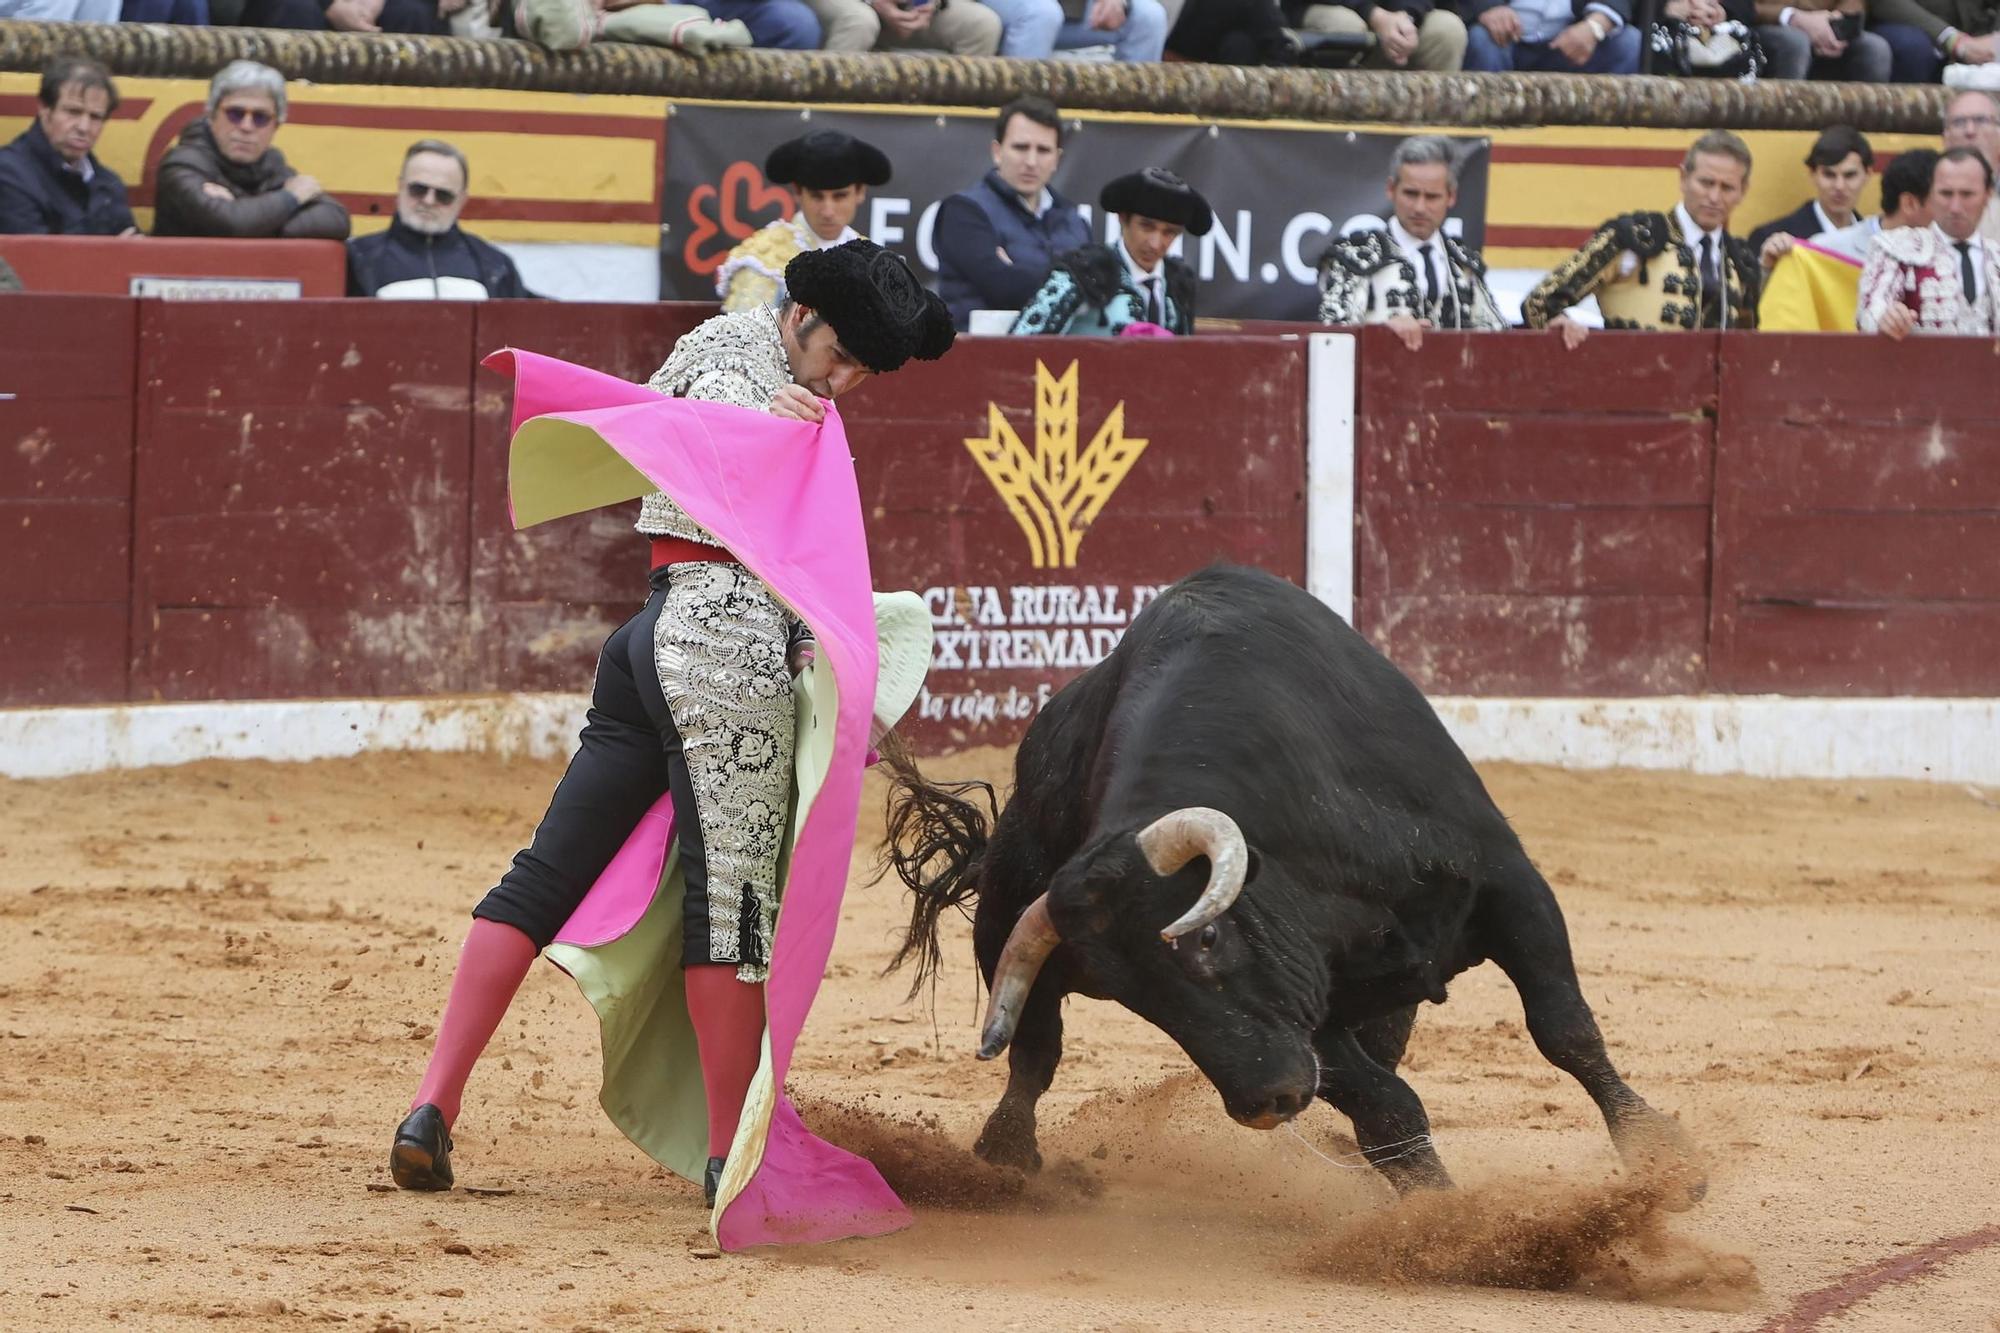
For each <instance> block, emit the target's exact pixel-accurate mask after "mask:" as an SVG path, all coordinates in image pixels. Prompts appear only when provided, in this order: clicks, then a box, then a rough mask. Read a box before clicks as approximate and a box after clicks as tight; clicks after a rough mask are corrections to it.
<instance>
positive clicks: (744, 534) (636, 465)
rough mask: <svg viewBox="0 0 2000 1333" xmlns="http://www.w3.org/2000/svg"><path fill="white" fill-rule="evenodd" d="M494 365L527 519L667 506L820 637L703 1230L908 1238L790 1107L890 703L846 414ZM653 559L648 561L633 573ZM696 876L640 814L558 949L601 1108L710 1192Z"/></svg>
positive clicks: (667, 832)
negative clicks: (775, 898)
mask: <svg viewBox="0 0 2000 1333" xmlns="http://www.w3.org/2000/svg"><path fill="white" fill-rule="evenodd" d="M486 364H487V365H488V366H490V367H492V368H493V369H495V370H499V371H501V372H503V373H509V374H512V375H513V377H514V382H515V383H514V432H513V444H512V450H511V454H510V458H509V469H508V476H509V493H510V498H511V501H512V505H513V514H514V524H515V526H516V527H528V526H530V525H532V524H535V523H540V522H544V521H546V520H548V519H553V518H560V517H562V516H564V515H567V514H574V513H580V512H582V511H584V510H587V509H595V508H597V507H599V506H602V505H609V504H617V503H620V502H622V501H625V500H629V499H632V498H634V497H635V496H638V495H642V494H644V493H646V492H648V491H653V490H661V491H665V492H666V493H667V494H668V495H670V496H672V497H673V498H674V500H675V501H676V502H677V503H678V504H679V505H680V506H681V508H682V509H684V510H686V511H687V513H688V515H689V516H690V517H692V518H693V519H694V520H695V522H697V523H699V524H700V525H701V526H702V527H703V528H704V529H706V530H707V531H708V532H710V533H713V534H714V535H715V537H716V539H717V540H718V541H720V542H722V543H723V544H724V545H726V546H727V547H728V548H729V549H730V551H731V552H733V553H734V554H735V556H736V558H737V559H739V560H740V561H742V562H743V564H744V566H745V567H747V568H748V569H749V570H750V571H751V572H752V573H754V574H756V575H757V576H758V577H759V578H761V579H763V580H764V582H765V583H767V584H769V585H770V587H771V588H772V589H773V590H774V591H775V592H776V593H777V594H778V596H779V597H780V598H781V599H782V600H783V601H784V602H785V603H786V604H787V605H788V606H790V607H791V608H792V610H793V611H794V612H796V613H797V614H798V615H799V616H800V617H801V618H802V619H803V620H804V621H805V622H806V623H807V624H808V625H810V626H811V627H812V629H813V632H814V635H815V637H816V638H817V639H818V641H819V655H818V661H817V662H816V663H815V664H814V665H813V666H811V667H808V668H807V669H806V670H805V671H804V672H803V673H801V674H800V676H799V678H798V680H797V682H796V683H795V686H794V694H795V701H796V703H797V706H798V707H797V714H798V749H797V754H798V759H797V771H796V775H795V776H796V801H795V804H794V808H793V819H792V825H791V840H790V843H789V844H788V846H787V849H786V855H785V859H784V861H783V862H782V864H781V875H782V881H783V897H782V906H781V907H780V909H779V914H778V923H777V931H776V935H775V937H774V940H773V943H772V948H771V976H770V981H769V983H768V984H767V986H766V987H765V1025H766V1026H765V1033H764V1048H763V1052H762V1061H761V1064H760V1065H759V1068H758V1071H757V1075H756V1078H755V1079H754V1080H753V1081H752V1083H751V1085H750V1095H749V1097H748V1099H747V1101H746V1102H745V1105H744V1108H743V1118H742V1121H741V1122H740V1123H739V1125H738V1126H737V1131H736V1139H735V1142H734V1144H733V1145H732V1146H731V1148H730V1152H729V1164H728V1167H727V1169H726V1170H725V1171H724V1173H723V1176H722V1182H721V1186H720V1188H719V1190H718V1191H717V1194H716V1203H715V1211H714V1213H713V1215H712V1217H711V1219H710V1225H711V1227H712V1228H713V1231H714V1235H715V1240H716V1243H717V1244H718V1245H719V1246H721V1247H722V1248H724V1249H729V1250H737V1249H743V1248H745V1247H747V1246H752V1245H766V1244H782V1243H807V1242H817V1241H827V1240H836V1239H840V1238H842V1237H849V1236H872V1235H879V1234H881V1233H883V1232H887V1231H893V1230H896V1229H897V1228H899V1227H903V1226H907V1225H908V1224H909V1222H910V1215H909V1212H908V1210H907V1209H906V1208H905V1207H904V1206H903V1204H902V1201H901V1200H899V1199H898V1198H897V1197H896V1195H895V1193H894V1191H892V1190H891V1189H890V1188H889V1187H888V1185H887V1184H886V1183H884V1181H883V1180H882V1177H881V1174H880V1173H879V1172H877V1171H876V1169H875V1168H874V1167H873V1166H872V1165H870V1164H869V1163H868V1162H867V1161H866V1160H864V1159H862V1158H860V1157H857V1156H855V1155H854V1154H853V1153H850V1152H847V1151H845V1150H844V1149H841V1148H837V1147H835V1146H834V1145H832V1144H830V1143H827V1142H825V1141H824V1140H822V1139H820V1138H818V1137H816V1136H815V1135H814V1134H813V1133H812V1132H811V1131H810V1130H808V1129H807V1128H806V1126H805V1124H804V1123H803V1122H802V1121H801V1120H800V1118H799V1115H798V1112H797V1110H796V1109H795V1108H794V1107H793V1106H792V1104H791V1103H790V1102H789V1101H788V1100H787V1099H786V1097H785V1095H784V1086H785V1074H786V1071H787V1070H788V1069H789V1068H790V1065H791V1059H792V1048H793V1046H794V1044H795V1043H796V1042H797V1040H798V1035H799V1030H800V1029H801V1028H802V1027H803V1026H804V1024H805V1020H806V1014H807V1013H808V1011H809V1010H810V1009H811V1008H812V1002H813V997H814V996H815V995H816V994H817V992H818V990H819V985H820V979H821V977H822V976H823V975H824V973H825V970H826V962H827V957H828V955H829V954H830V953H831V951H832V948H833V937H834V932H835V929H836V927H837V925H838V922H839V919H840V902H841V897H842V895H843V893H844V892H845V890H846V886H847V869H848V858H849V855H850V853H851V851H852V849H853V845H854V832H855V821H856V814H857V811H858V809H859V805H860V796H861V773H862V768H863V764H864V757H865V755H866V752H867V748H868V730H869V717H870V713H871V709H872V707H873V704H874V699H875V687H876V673H877V669H878V663H877V652H878V649H877V641H876V622H875V610H874V604H873V598H872V593H871V586H870V576H869V568H868V548H867V544H866V541H865V538H864V535H863V531H862V523H861V500H860V493H859V490H858V488H857V486H856V483H855V477H854V463H853V459H852V458H851V456H850V455H849V452H848V445H847V439H846V435H845V433H844V432H843V430H842V428H841V423H840V417H839V415H838V414H837V413H835V412H834V411H833V410H832V409H831V407H829V409H828V411H827V415H826V420H825V421H824V422H823V423H821V424H819V425H817V426H814V425H811V424H808V423H804V422H797V421H786V420H781V419H779V418H777V417H773V416H769V415H767V414H764V413H761V412H751V411H746V410H744V409H742V408H736V407H729V406H726V405H722V404H716V403H703V402H693V401H689V400H686V399H677V398H667V397H664V396H662V395H660V394H657V393H654V392H652V391H651V390H649V389H646V388H643V387H641V386H639V385H635V384H631V383H628V382H627V381H625V380H621V379H617V378H615V377H613V376H609V375H604V374H600V373H598V372H596V371H592V370H587V369H585V368H583V367H581V366H575V365H571V364H569V363H568V362H565V361H558V360H555V359H553V358H550V357H544V356H537V355H535V354H533V353H530V352H520V351H512V350H509V351H502V352H498V353H495V354H494V355H493V356H491V357H489V358H488V359H487V361H486ZM643 558H644V557H643V555H642V554H640V553H639V552H638V550H637V549H636V543H635V554H634V565H635V571H634V575H633V577H634V580H635V582H636V580H637V579H638V578H639V576H640V574H641V573H642V572H643V571H641V570H639V569H638V568H637V566H638V564H639V562H640V561H641V560H643ZM681 898H682V893H681V881H680V876H679V872H678V868H677V866H676V863H675V856H674V843H673V811H672V807H671V805H670V804H669V802H668V800H667V799H666V798H664V797H663V798H662V799H661V800H660V802H659V803H658V804H657V805H655V806H654V808H653V809H652V810H651V811H649V812H648V813H647V814H646V816H645V817H644V818H643V819H642V820H640V822H639V827H638V828H636V829H635V830H633V832H632V835H631V837H630V838H629V839H628V840H627V841H626V843H625V846H624V848H623V849H622V850H621V851H620V852H619V853H618V855H617V856H616V857H615V858H614V859H613V861H612V863H611V864H610V866H608V867H607V868H606V870H605V872H604V874H603V876H602V877H601V878H599V880H598V881H597V884H596V885H595V887H593V888H592V889H591V891H590V893H589V895H588V896H587V897H586V898H585V899H584V901H583V903H582V905H581V906H580V907H579V908H578V909H577V912H576V914H575V915H574V916H573V917H572V918H571V919H570V921H569V923H568V924H567V925H566V926H565V927H564V928H563V929H562V931H561V932H560V934H559V935H558V937H557V940H556V942H555V943H554V944H553V945H551V946H550V948H549V950H548V956H549V958H550V960H551V961H552V962H554V963H555V964H556V965H557V966H559V967H561V968H563V969H564V970H565V971H567V972H568V973H569V974H570V975H571V976H573V977H574V978H575V979H576V982H577V984H578V985H579V986H580V987H581V988H582V989H583V992H584V994H585V996H586V997H587V998H588V999H589V1000H590V1003H591V1005H592V1007H594V1008H595V1009H596V1010H597V1014H598V1019H599V1022H600V1024H601V1027H602V1036H603V1045H604V1088H603V1092H602V1094H601V1095H600V1100H601V1102H602V1103H603V1106H604V1109H605V1112H606V1113H607V1114H609V1115H610V1117H611V1119H612V1121H613V1122H614V1123H616V1124H617V1126H618V1127H619V1128H620V1129H621V1130H623V1131H624V1132H625V1134H626V1135H627V1136H628V1137H629V1138H631V1140H632V1141H633V1142H634V1143H636V1144H638V1145H639V1147H640V1148H642V1149H644V1150H645V1151H646V1152H647V1153H648V1154H649V1155H650V1156H652V1157H653V1158H654V1159H655V1160H656V1161H658V1162H660V1163H661V1164H662V1165H664V1166H666V1167H667V1168H668V1169H670V1170H672V1171H675V1172H677V1173H679V1174H680V1175H682V1176H685V1177H686V1178H688V1179H689V1180H698V1179H700V1176H701V1171H702V1168H703V1166H704V1165H705V1163H706V1161H707V1130H706V1124H707V1121H706V1111H705V1105H706V1103H705V1099H704V1096H703V1091H702V1081H701V1066H700V1063H699V1061H698V1059H697V1053H696V1047H695V1039H694V1030H693V1028H692V1027H691V1026H690V1024H689V1022H688V1015H687V1006H686V1002H685V999H684V995H683V990H682V986H681V976H680V961H679V960H680V934H681V909H680V903H681Z"/></svg>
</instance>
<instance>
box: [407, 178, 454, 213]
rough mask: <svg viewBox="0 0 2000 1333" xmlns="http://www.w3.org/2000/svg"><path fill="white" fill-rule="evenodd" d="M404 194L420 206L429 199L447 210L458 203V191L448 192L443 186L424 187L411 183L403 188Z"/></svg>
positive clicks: (414, 182)
mask: <svg viewBox="0 0 2000 1333" xmlns="http://www.w3.org/2000/svg"><path fill="white" fill-rule="evenodd" d="M403 193H405V194H407V195H409V196H410V199H411V201H412V202H413V203H419V204H421V203H423V202H424V200H425V199H426V198H427V197H428V198H431V199H435V200H437V201H438V203H440V204H442V205H443V206H444V207H446V208H450V207H451V206H452V205H453V204H455V203H457V202H458V191H456V190H447V189H445V188H444V187H443V186H441V185H423V184H420V183H418V182H416V181H411V182H410V183H409V184H408V185H405V186H404V187H403Z"/></svg>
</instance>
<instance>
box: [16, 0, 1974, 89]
mask: <svg viewBox="0 0 2000 1333" xmlns="http://www.w3.org/2000/svg"><path fill="white" fill-rule="evenodd" d="M0 18H22V19H42V20H75V21H85V22H105V23H108V22H119V21H121V20H122V21H125V22H147V23H181V24H223V25H240V26H245V27H258V28H287V29H295V30H305V31H338V32H395V33H418V34H437V35H455V36H460V37H470V38H501V37H518V38H522V39H525V40H529V41H533V42H537V43H539V44H541V45H543V46H545V47H548V48H550V49H553V50H575V49H577V48H580V47H582V46H585V45H588V44H590V43H592V42H598V41H613V42H640V43H647V44H651V45H657V46H668V47H676V48H680V49H683V50H687V51H690V52H693V53H696V54H701V53H705V52H708V51H712V50H716V49H718V48H723V47H736V46H756V47H764V48H770V49H775V50H787V51H811V50H824V51H833V52H862V51H889V52H905V53H921V52H943V53H950V54H954V55H1001V56H1020V57H1026V58H1030V59H1047V58H1049V57H1052V56H1057V57H1073V58H1080V59H1100V60H1118V61H1132V62H1145V61H1157V60H1161V59H1163V58H1164V59H1181V60H1194V61H1205V62H1213V63H1223V64H1237V65H1296V64H1301V63H1305V64H1314V65H1347V64H1358V65H1361V66H1364V67H1367V68H1372V69H1421V70H1434V71H1444V72H1450V71H1456V70H1460V69H1467V70H1481V71H1503V70H1518V71H1523V72H1526V71H1543V72H1558V73H1560V72H1584V73H1592V74H1631V73H1636V72H1638V71H1640V70H1641V69H1642V68H1645V69H1648V70H1650V71H1651V72H1653V73H1662V74H1680V75H1687V76H1715V77H1727V78H1756V77H1763V78H1774V79H1807V78H1811V79H1838V80H1845V81H1852V82H1867V83H1881V82H1889V81H1893V82H1897V83H1926V82H1936V81H1937V80H1938V79H1939V78H1940V77H1941V75H1942V72H1943V71H1944V70H1945V69H1946V68H1947V67H1948V66H1954V65H1959V66H1966V67H1970V69H1969V71H1968V75H1967V77H1968V78H1969V79H1970V81H1971V82H1973V83H1978V82H1979V81H1980V80H1981V79H1983V78H1986V77H1990V75H1989V72H1987V71H1982V70H1979V69H1978V68H1977V67H1979V66H1985V65H1993V64H1995V62H1996V58H2000V32H1996V29H2000V5H1996V4H1995V3H1993V0H1797V3H1790V2H1789V0H1348V2H1347V3H1344V4H1330V3H1321V2H1320V0H698V3H685V4H683V3H659V2H658V0H0Z"/></svg>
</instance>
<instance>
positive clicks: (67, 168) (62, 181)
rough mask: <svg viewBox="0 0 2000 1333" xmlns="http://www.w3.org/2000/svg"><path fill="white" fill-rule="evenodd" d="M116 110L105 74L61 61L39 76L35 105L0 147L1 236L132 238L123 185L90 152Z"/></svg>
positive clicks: (90, 64) (91, 65) (76, 61)
mask: <svg viewBox="0 0 2000 1333" xmlns="http://www.w3.org/2000/svg"><path fill="white" fill-rule="evenodd" d="M117 106H118V89H117V87H116V86H115V85H113V84H112V82H111V74H110V71H108V70H106V69H105V68H104V66H102V65H100V64H98V63H97V62H96V61H95V60H84V59H81V58H79V57H75V56H63V57H61V58H59V59H57V60H56V61H55V62H54V63H53V64H51V65H50V66H49V67H48V68H47V69H45V70H44V71H42V88H41V106H40V108H39V109H37V110H36V112H35V121H34V123H33V124H32V125H30V126H28V128H27V129H26V130H25V131H23V132H22V134H21V136H20V137H19V138H17V139H15V140H14V142H13V143H10V144H8V145H7V146H6V147H5V148H0V233H4V234H6V235H10V236H29V235H39V236H123V235H126V234H128V233H136V232H137V231H138V227H137V226H136V225H135V224H134V223H133V221H132V209H131V207H130V206H129V205H128V204H127V203H126V202H125V182H123V181H121V180H119V179H118V177H117V175H116V174H114V173H113V172H112V171H111V169H110V168H109V167H106V166H105V165H104V164H103V163H101V162H99V161H98V160H97V158H96V157H95V156H93V155H92V153H91V150H92V149H93V148H95V147H96V146H97V136H98V135H100V134H102V133H104V122H105V121H106V120H107V119H108V118H109V117H110V115H111V113H112V111H114V110H116V109H117Z"/></svg>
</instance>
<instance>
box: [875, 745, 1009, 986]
mask: <svg viewBox="0 0 2000 1333" xmlns="http://www.w3.org/2000/svg"><path fill="white" fill-rule="evenodd" d="M878 748H879V749H880V751H881V755H882V766H883V768H884V770H885V771H886V772H887V774H888V778H889V801H888V819H887V822H886V825H885V828H884V836H883V849H882V869H881V874H878V875H877V876H876V878H877V879H878V881H879V880H880V878H881V877H882V875H886V874H887V873H888V872H889V871H891V870H893V871H895V872H896V878H898V879H900V880H902V881H903V883H904V884H905V885H907V886H908V887H909V890H910V896H911V900H912V901H911V904H910V928H909V930H908V932H907V933H906V934H905V935H904V936H903V942H902V944H901V946H900V947H898V948H897V950H896V956H895V957H894V958H892V959H890V960H889V966H888V967H887V968H885V969H883V974H884V975H885V976H886V975H887V974H888V973H890V972H894V971H895V970H896V969H897V968H899V967H901V966H903V964H905V963H908V962H911V961H913V960H914V961H915V963H916V975H915V976H914V977H912V978H911V980H910V994H911V995H913V996H914V995H915V994H916V993H917V992H918V991H919V990H921V989H922V988H923V985H924V983H925V982H926V981H931V980H934V979H935V978H936V977H937V971H938V964H939V963H940V962H942V961H943V957H944V955H943V952H942V951H941V950H940V949H939V947H938V921H939V919H940V918H941V917H943V915H944V913H945V911H946V909H947V908H957V909H958V911H959V912H960V913H961V914H969V913H970V906H969V905H970V903H971V902H972V900H973V899H974V898H976V897H977V896H978V894H979V858H980V856H981V855H982V854H983V853H984V852H985V851H986V839H987V835H988V833H989V832H990V831H991V829H992V827H993V819H994V817H995V814H996V812H997V807H996V805H995V803H994V799H993V786H992V784H991V783H986V782H945V783H938V782H932V781H930V780H929V779H928V778H926V777H924V775H923V774H922V773H921V772H919V771H918V770H917V763H916V760H915V758H913V757H912V756H911V754H910V752H909V749H908V747H907V746H905V745H904V743H903V741H902V738H900V737H899V736H897V735H896V734H895V733H894V732H890V733H889V734H888V735H886V736H884V737H883V738H882V742H881V745H880V746H879V747H878ZM982 798H983V802H984V806H985V808H984V809H981V801H982Z"/></svg>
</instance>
